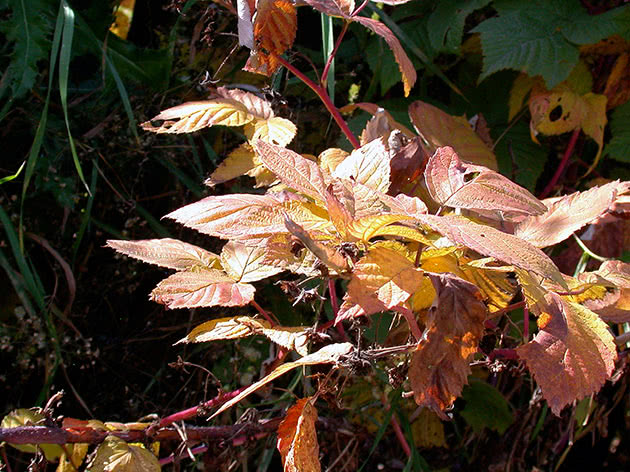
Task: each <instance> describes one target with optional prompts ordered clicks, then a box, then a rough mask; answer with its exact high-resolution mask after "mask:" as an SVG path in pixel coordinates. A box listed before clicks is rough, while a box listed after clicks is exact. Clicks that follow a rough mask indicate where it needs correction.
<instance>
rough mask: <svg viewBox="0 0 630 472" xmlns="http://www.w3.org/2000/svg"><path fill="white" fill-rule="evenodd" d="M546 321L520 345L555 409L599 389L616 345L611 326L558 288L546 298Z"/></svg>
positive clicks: (609, 370)
mask: <svg viewBox="0 0 630 472" xmlns="http://www.w3.org/2000/svg"><path fill="white" fill-rule="evenodd" d="M546 301H547V307H548V310H549V312H548V318H549V321H547V323H546V325H545V326H544V328H543V329H541V330H540V331H539V332H538V334H537V335H536V336H535V337H534V340H533V341H531V342H529V343H527V344H525V345H523V346H520V347H518V348H517V350H516V352H517V354H518V356H519V357H520V358H522V359H523V360H524V361H525V363H526V365H527V368H528V369H529V370H530V371H531V372H532V374H533V376H534V378H535V379H536V382H537V383H538V385H540V388H541V389H542V392H543V397H544V398H545V400H547V403H548V404H549V406H550V407H551V411H552V412H553V413H554V414H556V415H558V416H559V415H560V412H561V411H562V409H563V408H564V407H565V406H567V405H569V404H571V403H573V402H574V401H576V400H580V399H582V398H584V397H586V396H588V395H591V394H593V393H597V392H598V391H599V389H600V388H601V387H602V385H603V384H604V382H605V381H606V379H608V378H609V377H610V375H611V374H612V371H613V369H614V367H615V360H616V358H617V350H616V347H615V342H614V338H613V337H612V335H611V334H610V332H609V331H608V326H607V325H606V323H604V322H603V321H602V320H601V319H600V318H599V317H598V316H597V315H596V314H595V313H593V312H592V311H591V310H589V309H588V308H585V307H584V306H582V305H579V304H577V303H572V302H568V301H565V300H563V299H562V297H560V296H559V295H557V294H555V293H549V294H548V295H547V298H546Z"/></svg>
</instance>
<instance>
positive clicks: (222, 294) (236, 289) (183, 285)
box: [151, 270, 256, 308]
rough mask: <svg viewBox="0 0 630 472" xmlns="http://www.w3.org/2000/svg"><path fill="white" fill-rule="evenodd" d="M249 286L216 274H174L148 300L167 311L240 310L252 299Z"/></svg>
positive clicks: (209, 271)
mask: <svg viewBox="0 0 630 472" xmlns="http://www.w3.org/2000/svg"><path fill="white" fill-rule="evenodd" d="M255 291H256V289H255V288H254V286H253V285H249V284H244V283H236V282H234V280H232V279H231V278H230V277H228V276H227V275H225V274H224V273H223V272H221V271H218V270H204V271H200V272H177V273H175V274H173V275H171V276H170V277H168V278H166V279H164V280H162V281H161V282H160V283H159V284H158V285H157V287H155V289H153V292H151V299H152V300H153V301H156V302H158V303H161V304H163V305H166V307H167V308H195V307H201V306H217V305H220V306H243V305H247V304H248V303H249V302H251V301H252V300H253V299H254V292H255Z"/></svg>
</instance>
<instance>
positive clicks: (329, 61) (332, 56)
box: [319, 21, 350, 88]
mask: <svg viewBox="0 0 630 472" xmlns="http://www.w3.org/2000/svg"><path fill="white" fill-rule="evenodd" d="M349 25H350V22H349V21H346V22H345V23H344V24H343V29H342V30H341V33H339V36H338V37H337V41H336V42H335V47H334V48H333V50H332V51H331V53H330V55H329V56H328V59H327V60H326V65H325V66H324V72H322V76H321V78H320V79H319V84H320V87H322V88H324V87H325V86H326V79H328V71H329V69H330V66H331V65H332V62H333V60H334V59H335V56H336V55H337V50H338V49H339V45H341V40H342V39H343V37H344V36H345V34H346V31H348V26H349Z"/></svg>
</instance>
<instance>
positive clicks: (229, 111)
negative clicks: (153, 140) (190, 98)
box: [140, 98, 254, 134]
mask: <svg viewBox="0 0 630 472" xmlns="http://www.w3.org/2000/svg"><path fill="white" fill-rule="evenodd" d="M253 119H254V116H253V115H251V114H250V113H249V112H248V111H247V108H246V107H245V105H243V104H242V103H239V102H237V101H236V100H232V99H229V98H214V99H212V100H203V101H198V102H187V103H183V104H181V105H177V106H175V107H172V108H168V109H167V110H164V111H163V112H161V113H160V114H159V115H157V116H155V117H153V118H152V119H151V121H147V122H145V123H142V124H141V125H140V126H142V129H143V130H145V131H152V132H153V133H160V134H161V133H192V132H194V131H199V130H200V129H203V128H208V127H210V126H214V125H223V126H243V125H245V124H247V123H249V122H250V121H252V120H253ZM161 120H164V123H162V124H161V125H160V126H153V125H152V124H151V122H152V121H161ZM173 120H175V121H173Z"/></svg>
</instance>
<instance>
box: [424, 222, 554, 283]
mask: <svg viewBox="0 0 630 472" xmlns="http://www.w3.org/2000/svg"><path fill="white" fill-rule="evenodd" d="M418 220H420V221H421V222H423V223H425V224H427V225H428V226H430V227H431V228H432V229H433V230H435V231H437V232H438V233H440V234H442V235H444V236H446V237H447V238H448V239H450V240H451V241H452V242H454V243H457V244H461V245H463V246H466V247H468V248H470V249H472V250H473V251H476V252H478V253H479V254H482V255H484V256H490V257H494V258H496V259H498V260H500V261H502V262H506V263H507V264H511V265H513V266H516V267H520V268H521V269H525V270H529V271H532V272H534V273H536V274H538V275H542V276H543V277H546V278H548V279H551V280H553V281H555V282H557V283H559V284H560V285H561V286H562V287H566V283H565V282H564V279H563V278H562V274H561V273H560V271H559V270H558V268H557V267H556V265H555V264H554V263H553V261H552V260H551V259H550V258H549V256H547V255H546V254H545V253H544V252H542V251H541V250H540V249H538V248H536V247H534V246H532V245H531V244H530V243H528V242H527V241H524V240H523V239H520V238H518V237H516V236H513V235H511V234H507V233H503V232H501V231H499V230H497V229H495V228H493V227H491V226H486V225H480V224H477V223H473V222H472V221H470V220H469V219H467V218H463V217H458V216H435V215H419V216H418Z"/></svg>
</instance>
